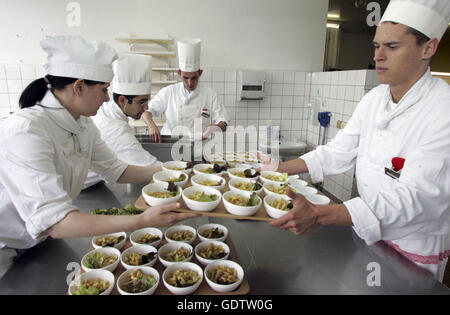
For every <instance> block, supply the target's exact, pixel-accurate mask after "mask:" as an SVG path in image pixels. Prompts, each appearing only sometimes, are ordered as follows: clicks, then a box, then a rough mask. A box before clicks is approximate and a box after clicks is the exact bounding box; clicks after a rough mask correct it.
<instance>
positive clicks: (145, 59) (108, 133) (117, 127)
mask: <svg viewBox="0 0 450 315" xmlns="http://www.w3.org/2000/svg"><path fill="white" fill-rule="evenodd" d="M113 71H114V78H113V81H112V91H113V97H112V99H110V101H109V102H107V103H104V104H103V105H102V107H100V109H99V110H98V112H97V115H95V116H93V117H92V120H93V121H94V123H95V125H96V126H97V128H98V129H99V131H100V135H101V137H102V140H103V141H105V143H106V145H107V146H108V147H109V148H110V149H111V150H112V151H113V152H114V153H116V155H117V157H118V158H119V159H121V160H122V161H124V162H126V163H128V164H132V165H139V166H159V164H161V163H160V162H158V161H157V159H156V158H155V157H154V156H153V155H151V154H150V152H148V151H146V150H144V148H143V147H142V145H141V144H140V143H139V141H138V140H137V139H136V137H135V134H134V131H133V128H132V127H131V126H130V124H129V121H128V117H131V118H133V119H135V120H138V119H140V118H141V115H142V114H143V113H144V112H145V111H146V110H147V109H148V102H149V101H150V97H151V95H150V94H151V90H152V57H151V56H145V55H133V54H125V55H122V56H120V57H119V58H118V59H116V60H115V61H114V63H113ZM102 180H103V179H102V177H101V176H99V175H98V174H96V173H94V172H93V171H89V173H88V177H87V179H86V182H85V187H84V188H87V187H90V186H92V185H94V184H96V183H98V182H100V181H102Z"/></svg>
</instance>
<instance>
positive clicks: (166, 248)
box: [158, 242, 194, 267]
mask: <svg viewBox="0 0 450 315" xmlns="http://www.w3.org/2000/svg"><path fill="white" fill-rule="evenodd" d="M180 247H183V248H185V249H187V250H188V251H189V252H190V255H189V256H188V257H187V258H186V259H185V260H183V261H191V260H192V257H193V256H194V249H193V247H192V246H191V245H190V244H188V243H185V242H170V243H167V244H164V245H163V246H161V247H160V249H159V250H158V259H159V261H160V262H161V263H162V264H163V266H164V267H168V266H171V265H173V264H175V263H177V262H176V261H168V260H166V259H164V257H165V256H166V255H167V254H168V253H170V252H173V251H174V250H177V249H179V248H180Z"/></svg>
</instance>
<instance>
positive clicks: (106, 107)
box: [100, 99, 128, 122]
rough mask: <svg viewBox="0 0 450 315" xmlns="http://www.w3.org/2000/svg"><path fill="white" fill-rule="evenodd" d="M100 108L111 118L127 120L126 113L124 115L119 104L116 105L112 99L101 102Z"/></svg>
mask: <svg viewBox="0 0 450 315" xmlns="http://www.w3.org/2000/svg"><path fill="white" fill-rule="evenodd" d="M100 110H102V111H104V112H105V114H107V115H108V116H109V117H111V118H114V119H120V120H123V121H126V122H128V117H127V115H125V113H124V112H123V111H122V109H121V108H120V106H119V105H117V104H116V102H114V100H112V99H111V100H110V101H109V102H107V103H103V105H102V107H100Z"/></svg>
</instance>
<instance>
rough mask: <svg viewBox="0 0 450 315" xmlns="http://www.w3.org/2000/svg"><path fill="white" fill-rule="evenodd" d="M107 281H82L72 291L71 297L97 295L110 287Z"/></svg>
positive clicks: (98, 279) (96, 279)
mask: <svg viewBox="0 0 450 315" xmlns="http://www.w3.org/2000/svg"><path fill="white" fill-rule="evenodd" d="M110 285H111V284H110V283H109V281H105V280H102V279H100V278H95V279H84V280H83V281H82V282H81V284H80V285H79V286H78V287H77V288H76V290H75V291H73V293H72V294H73V295H99V294H101V293H102V292H104V291H106V290H107V289H108V288H109V287H110Z"/></svg>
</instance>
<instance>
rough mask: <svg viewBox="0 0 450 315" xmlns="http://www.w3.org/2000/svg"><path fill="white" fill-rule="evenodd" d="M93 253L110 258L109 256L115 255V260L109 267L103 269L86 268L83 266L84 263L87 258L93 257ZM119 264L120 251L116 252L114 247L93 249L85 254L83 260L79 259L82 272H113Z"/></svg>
mask: <svg viewBox="0 0 450 315" xmlns="http://www.w3.org/2000/svg"><path fill="white" fill-rule="evenodd" d="M95 253H102V254H103V255H104V256H105V257H108V256H111V255H116V256H117V259H116V260H115V261H114V262H113V263H112V264H110V265H108V266H106V267H103V268H88V267H87V266H85V262H86V258H87V256H91V255H94V254H95ZM119 262H120V250H118V249H117V248H114V247H101V248H97V249H94V250H92V251H90V252H88V253H86V254H85V255H84V256H83V258H82V259H81V267H83V270H84V271H91V270H108V271H111V272H113V271H114V270H116V268H117V266H118V265H119Z"/></svg>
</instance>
